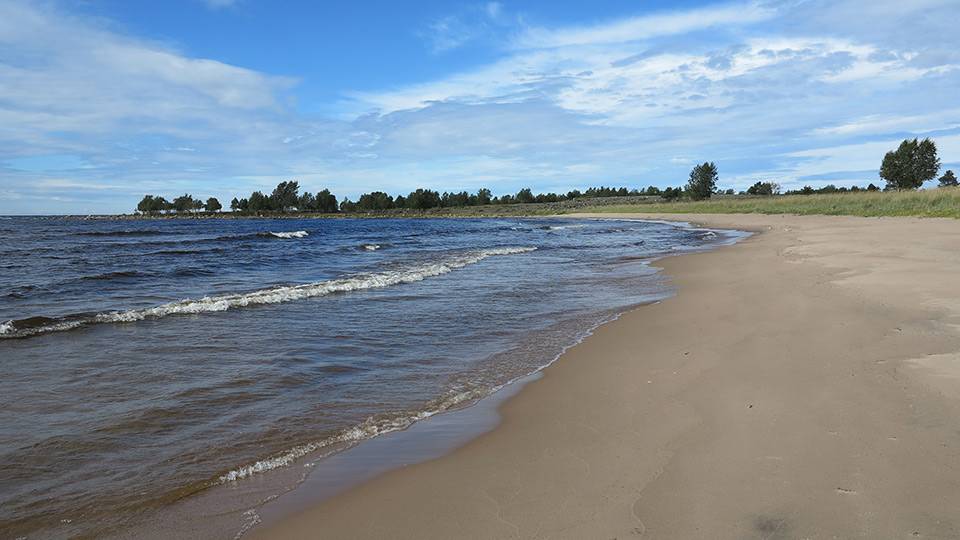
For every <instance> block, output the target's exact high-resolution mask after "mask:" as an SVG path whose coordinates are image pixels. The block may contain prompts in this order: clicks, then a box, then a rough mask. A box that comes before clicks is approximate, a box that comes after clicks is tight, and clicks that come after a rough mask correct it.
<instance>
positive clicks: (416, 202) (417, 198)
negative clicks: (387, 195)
mask: <svg viewBox="0 0 960 540" xmlns="http://www.w3.org/2000/svg"><path fill="white" fill-rule="evenodd" d="M406 204H407V208H411V209H413V210H426V209H427V208H436V207H438V206H440V194H439V193H437V192H436V191H432V190H429V189H423V188H419V189H417V190H416V191H414V192H413V193H411V194H410V195H407V199H406Z"/></svg>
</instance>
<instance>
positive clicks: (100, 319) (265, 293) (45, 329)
mask: <svg viewBox="0 0 960 540" xmlns="http://www.w3.org/2000/svg"><path fill="white" fill-rule="evenodd" d="M535 249H537V248H535V247H520V248H501V249H487V250H481V251H476V252H472V253H467V254H463V255H459V256H455V257H451V258H449V259H447V260H444V261H441V262H436V263H432V264H426V265H422V266H417V267H413V268H409V269H406V270H398V271H391V272H380V273H372V274H356V275H353V276H349V277H345V278H341V279H333V280H328V281H318V282H315V283H306V284H302V285H287V286H281V287H271V288H269V289H261V290H258V291H253V292H250V293H245V294H233V295H225V296H213V297H203V298H200V299H198V300H192V299H186V300H180V301H178V302H169V303H166V304H162V305H159V306H156V307H151V308H140V309H130V310H125V311H110V312H105V313H97V314H95V315H84V314H78V315H70V316H67V317H62V318H58V319H51V318H48V317H30V318H26V319H18V320H10V321H7V322H5V323H3V324H2V325H0V339H3V338H24V337H30V336H34V335H37V334H45V333H49V332H62V331H66V330H72V329H74V328H78V327H80V326H86V325H90V324H105V323H132V322H137V321H142V320H144V319H157V318H161V317H166V316H168V315H187V314H198V313H210V312H218V311H227V310H228V309H234V308H242V307H248V306H259V305H268V304H279V303H282V302H290V301H293V300H302V299H306V298H314V297H320V296H327V295H329V294H334V293H341V292H349V291H357V290H364V289H376V288H382V287H390V286H392V285H399V284H401V283H414V282H417V281H422V280H424V279H426V278H428V277H433V276H439V275H442V274H446V273H448V272H451V271H453V270H456V269H458V268H463V267H464V266H467V265H470V264H475V263H478V262H480V261H482V260H484V259H487V258H489V257H493V256H496V255H511V254H516V253H526V252H530V251H534V250H535Z"/></svg>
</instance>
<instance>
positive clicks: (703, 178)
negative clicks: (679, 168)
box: [686, 161, 717, 201]
mask: <svg viewBox="0 0 960 540" xmlns="http://www.w3.org/2000/svg"><path fill="white" fill-rule="evenodd" d="M716 190H717V166H716V165H714V164H713V162H712V161H711V162H705V163H704V164H703V165H697V166H696V167H694V168H693V170H692V171H690V181H688V182H687V186H686V192H687V194H688V195H689V196H690V198H691V199H693V200H695V201H699V200H702V199H709V198H710V196H711V195H713V192H714V191H716Z"/></svg>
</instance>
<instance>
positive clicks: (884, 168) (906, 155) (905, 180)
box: [880, 139, 940, 191]
mask: <svg viewBox="0 0 960 540" xmlns="http://www.w3.org/2000/svg"><path fill="white" fill-rule="evenodd" d="M939 170H940V158H938V157H937V145H936V143H934V142H933V141H931V140H930V139H924V140H922V141H920V140H918V139H913V140H912V141H911V140H910V139H907V140H905V141H903V142H902V143H900V147H899V148H897V149H896V150H891V151H890V152H887V154H886V155H885V156H884V157H883V163H882V164H881V165H880V178H883V179H884V180H886V181H887V189H896V190H897V191H900V190H903V189H917V188H918V187H920V186H922V185H923V183H924V182H926V181H927V180H933V179H934V178H936V177H937V171H939Z"/></svg>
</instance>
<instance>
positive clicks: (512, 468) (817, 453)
mask: <svg viewBox="0 0 960 540" xmlns="http://www.w3.org/2000/svg"><path fill="white" fill-rule="evenodd" d="M584 217H601V216H596V215H587V216H584ZM602 217H629V218H639V217H643V218H648V219H668V220H681V221H688V222H691V223H694V224H699V225H704V226H709V227H717V228H738V229H741V230H753V231H759V233H760V234H757V235H755V236H753V237H751V238H749V239H747V240H744V241H742V242H740V243H738V244H736V245H734V246H729V247H724V248H721V249H719V250H716V251H713V252H708V253H700V254H693V255H683V256H678V257H671V258H668V259H664V260H662V261H660V262H658V263H657V265H658V266H662V267H664V269H665V270H664V271H665V272H666V273H667V274H668V275H670V276H673V282H674V283H675V284H676V285H678V286H679V287H680V291H679V294H678V295H677V296H676V297H674V298H671V299H668V300H665V301H663V302H661V303H659V304H655V305H650V306H646V307H644V308H641V309H640V310H638V311H635V312H633V313H629V314H626V315H624V316H623V317H621V318H620V319H619V320H617V321H615V322H612V323H609V324H607V325H604V326H602V327H600V328H599V329H597V331H596V332H595V333H594V335H593V336H590V337H589V338H587V339H586V340H584V342H583V343H581V344H580V345H578V346H576V347H573V348H572V349H570V350H569V351H568V352H567V353H566V354H564V355H563V356H562V357H561V358H560V360H558V361H557V362H556V363H555V364H553V365H552V366H551V367H549V368H548V369H546V370H545V373H544V376H543V377H542V378H541V379H539V380H536V381H534V382H532V383H530V384H529V385H528V386H527V387H525V388H524V389H523V390H522V391H521V392H520V393H519V394H518V395H517V396H515V397H513V398H511V399H509V400H508V401H507V402H506V403H504V405H502V406H501V408H500V412H501V415H502V417H503V420H502V422H501V424H500V425H499V426H498V427H497V428H495V429H494V430H493V431H491V432H489V433H487V434H485V435H483V436H481V437H479V438H478V439H476V440H474V441H472V442H470V443H468V444H467V445H465V446H463V447H462V448H460V449H458V450H457V451H455V452H453V453H452V454H450V455H447V456H444V457H442V458H439V459H436V460H433V461H429V462H427V463H423V464H419V465H413V466H409V467H405V468H403V469H399V470H395V471H392V472H390V473H387V474H385V475H383V476H381V477H379V478H377V479H375V480H373V481H371V482H368V483H366V484H364V485H361V486H359V487H358V488H356V489H354V490H351V491H350V492H348V493H346V494H344V495H341V496H339V497H336V498H333V499H331V500H328V501H324V502H322V503H320V504H318V505H317V506H315V507H313V508H311V509H309V510H307V511H305V512H302V513H299V514H297V515H295V516H293V517H290V518H288V519H284V520H282V521H280V522H278V523H268V524H265V525H264V526H261V527H257V528H255V529H254V530H253V531H252V532H251V534H250V535H249V537H252V538H337V539H342V538H418V539H424V538H436V539H440V538H444V539H447V538H463V539H468V538H477V539H480V538H490V539H494V538H530V539H533V538H571V539H575V538H597V539H609V538H621V539H622V538H633V537H637V538H643V537H647V538H677V539H681V538H683V539H687V538H703V539H707V538H710V539H726V538H729V539H741V538H762V539H773V538H797V539H800V538H957V537H960V391H957V388H960V378H958V376H957V375H958V373H960V370H958V369H957V362H958V351H960V330H958V328H960V279H958V278H960V276H958V275H957V269H958V268H960V221H955V220H939V219H928V220H920V219H914V218H880V219H877V218H855V217H825V216H755V215H729V216H727V215H718V216H712V215H711V216H705V215H688V216H683V215H645V216H638V215H627V216H617V215H607V216H602ZM245 537H247V536H245Z"/></svg>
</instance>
